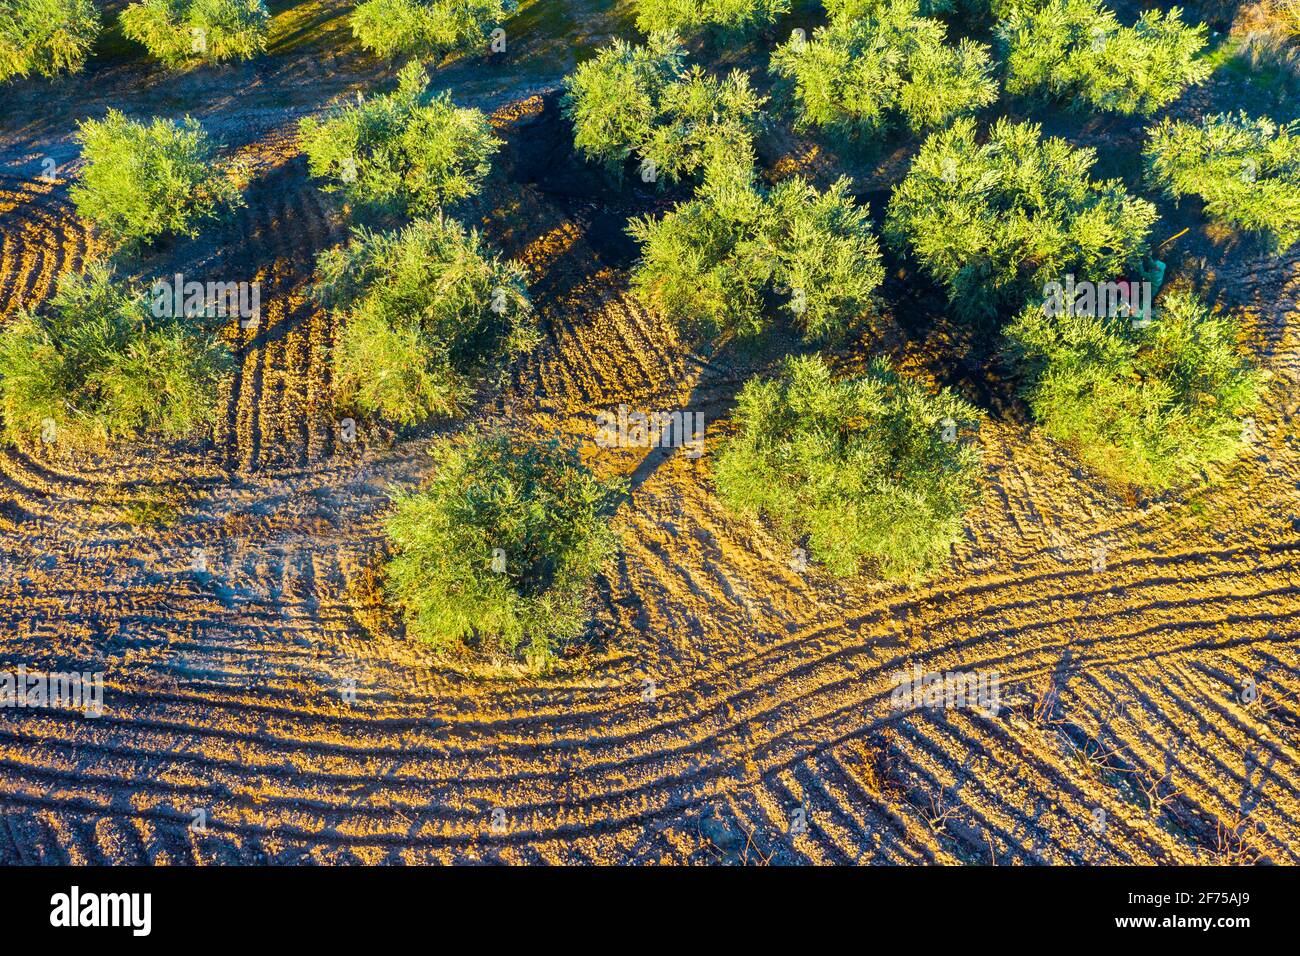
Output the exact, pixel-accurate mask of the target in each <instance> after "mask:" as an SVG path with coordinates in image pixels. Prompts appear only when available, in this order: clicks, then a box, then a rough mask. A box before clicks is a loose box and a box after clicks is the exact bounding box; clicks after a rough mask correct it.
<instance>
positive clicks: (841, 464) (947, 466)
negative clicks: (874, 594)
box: [714, 356, 979, 580]
mask: <svg viewBox="0 0 1300 956" xmlns="http://www.w3.org/2000/svg"><path fill="white" fill-rule="evenodd" d="M735 419H736V424H737V426H738V431H737V433H736V435H735V437H734V438H732V439H731V440H730V441H729V442H728V443H727V444H726V445H725V446H724V448H723V450H722V452H721V454H720V456H719V458H718V462H717V465H716V467H715V473H714V480H715V482H716V484H717V487H718V491H719V493H720V494H721V496H722V500H723V501H724V502H725V503H726V504H727V505H728V506H729V507H731V508H733V509H734V510H736V511H737V512H739V513H742V514H749V515H758V514H762V515H765V516H766V517H767V518H768V519H769V520H770V521H772V522H773V524H774V525H775V526H776V528H777V530H778V531H779V532H780V533H781V534H782V535H783V536H788V537H793V538H799V539H803V538H806V539H807V546H808V551H809V553H810V555H811V556H812V557H814V558H815V559H816V560H817V561H820V562H822V563H823V564H824V565H825V566H826V569H827V570H828V571H830V572H831V573H832V574H836V575H853V574H857V573H859V572H861V571H863V570H864V569H865V567H867V566H871V567H874V568H875V569H877V570H878V571H879V573H880V574H881V575H883V576H884V577H887V578H896V579H902V580H914V579H917V578H919V577H922V576H924V575H926V574H929V573H930V572H932V571H934V570H935V569H936V568H938V567H939V566H941V565H942V564H943V563H944V562H945V561H946V560H947V559H948V555H949V553H950V552H951V550H952V546H953V544H954V543H955V542H956V541H958V540H959V539H960V538H961V534H962V518H963V515H964V513H965V512H966V510H967V508H968V507H969V506H970V505H971V504H972V503H973V502H974V500H975V498H976V496H977V481H978V472H979V453H978V452H977V451H976V449H975V448H974V447H973V445H971V444H970V443H968V442H966V441H964V440H961V438H962V436H963V435H967V436H969V435H971V434H973V433H974V432H975V431H976V430H977V429H978V427H979V413H978V411H977V410H976V409H975V408H974V407H973V406H972V405H970V404H969V403H967V402H966V401H964V400H963V399H961V398H959V397H958V396H956V395H954V394H953V393H952V392H950V391H948V390H946V389H945V390H943V391H941V392H939V393H938V394H937V395H932V394H930V393H928V392H927V391H926V390H925V388H924V387H923V386H922V385H921V384H920V383H919V382H916V381H914V380H911V379H907V378H903V377H901V376H899V375H897V374H896V373H895V372H894V371H892V370H891V369H890V367H889V365H888V363H887V362H885V361H884V360H883V359H877V360H876V361H874V362H873V363H872V365H871V367H870V369H869V370H868V371H867V373H866V374H865V375H863V376H862V377H860V378H855V379H848V380H843V381H835V380H834V378H833V377H832V375H831V372H830V369H829V368H827V366H826V364H825V362H823V361H822V359H821V358H819V357H816V356H813V357H803V358H790V359H788V360H787V361H786V365H785V368H784V370H783V371H782V373H781V375H780V376H779V377H777V378H775V379H768V380H763V379H758V378H756V379H753V380H751V381H750V382H748V383H747V384H746V385H745V387H744V388H743V389H742V390H741V392H740V398H739V403H738V405H737V408H736V412H735Z"/></svg>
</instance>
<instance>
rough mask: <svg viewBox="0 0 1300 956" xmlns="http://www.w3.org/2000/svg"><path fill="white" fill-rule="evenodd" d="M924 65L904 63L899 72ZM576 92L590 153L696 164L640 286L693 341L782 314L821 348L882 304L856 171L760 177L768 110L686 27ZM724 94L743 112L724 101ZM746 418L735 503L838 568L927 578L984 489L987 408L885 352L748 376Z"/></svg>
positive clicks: (580, 139)
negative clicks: (881, 356) (901, 370)
mask: <svg viewBox="0 0 1300 956" xmlns="http://www.w3.org/2000/svg"><path fill="white" fill-rule="evenodd" d="M912 19H913V20H914V19H915V18H912ZM897 26H898V30H897V31H896V35H891V36H890V37H889V38H888V39H887V41H886V42H887V43H888V44H893V46H894V48H895V49H898V50H901V49H904V48H907V49H911V47H909V44H910V43H911V39H910V38H902V36H903V34H904V33H905V32H906V31H907V30H909V29H913V28H915V30H916V32H918V33H920V34H922V35H923V39H922V41H921V42H928V41H929V40H931V39H935V37H936V34H935V33H934V32H933V31H932V30H931V23H924V24H921V25H920V26H917V24H915V23H913V22H912V21H910V20H908V21H906V22H904V21H902V20H901V19H900V22H899V23H898V24H897ZM933 26H935V27H937V26H938V25H937V24H933ZM937 41H938V42H940V43H941V42H942V30H941V28H939V32H938V34H937ZM795 52H796V51H795V50H794V49H793V48H791V50H790V55H791V56H792V57H793V56H794V55H795ZM922 57H923V54H918V55H917V60H918V62H919V60H920V59H921V58H922ZM891 62H893V61H891ZM907 69H908V68H907V67H906V65H901V66H900V65H899V64H898V63H895V70H896V73H895V75H896V76H897V77H901V76H902V74H903V73H904V72H906V71H907ZM921 72H922V69H921V68H920V67H918V68H917V70H916V73H917V74H918V77H919V74H920V73H921ZM917 82H918V83H919V82H922V81H921V80H920V79H919V78H918V79H917ZM925 82H934V83H936V84H938V83H941V82H942V81H941V80H940V79H939V77H937V76H935V75H929V76H928V79H927V80H926V81H925ZM566 85H567V91H566V95H565V98H564V109H565V112H566V115H567V116H568V117H569V118H570V119H571V121H572V122H573V127H574V142H575V146H576V147H577V149H578V151H579V152H580V153H581V154H583V155H584V156H586V157H587V158H588V159H589V160H592V161H595V162H600V163H603V164H605V165H607V166H612V167H614V168H615V169H622V167H623V165H624V164H625V163H626V162H627V161H628V160H629V159H637V160H639V161H640V165H641V168H642V169H645V168H646V166H647V164H649V165H650V166H651V168H652V169H653V170H654V171H655V172H657V173H665V174H666V178H669V179H680V178H683V175H684V174H685V173H691V174H694V175H693V177H692V178H693V179H694V180H695V181H696V182H697V184H698V185H697V188H696V189H695V193H694V195H693V197H692V198H690V199H688V200H686V201H684V202H682V203H680V204H678V205H677V206H676V208H674V209H672V210H671V211H669V212H668V213H667V214H665V215H662V216H658V217H656V216H645V217H641V218H637V219H634V220H633V221H632V222H631V223H630V225H629V232H630V233H631V235H632V236H633V237H634V238H635V239H636V240H638V241H639V242H640V244H641V258H640V261H639V262H638V263H637V265H636V267H635V269H634V270H633V274H632V287H633V291H634V292H635V293H636V295H637V296H638V297H639V298H640V299H641V300H642V301H643V302H644V303H645V305H646V306H647V307H648V308H650V309H653V310H655V311H656V312H658V313H659V314H661V315H663V316H664V317H665V318H667V319H669V320H670V321H672V322H673V323H675V324H676V325H677V326H678V328H679V329H680V331H681V333H682V334H684V335H687V336H691V337H708V338H712V337H719V336H720V337H722V338H723V339H730V338H753V337H755V336H758V335H760V334H762V333H764V332H765V331H767V330H768V329H770V328H771V327H772V326H773V324H774V323H777V322H782V323H785V324H788V325H789V326H790V327H792V328H793V329H795V330H796V331H797V332H798V333H799V334H800V335H801V336H802V337H803V338H804V339H806V340H808V341H824V340H834V339H836V338H840V337H842V336H844V335H845V334H846V333H848V332H849V331H850V330H851V329H852V328H853V327H854V325H855V324H856V323H857V322H858V321H859V320H861V319H863V318H864V317H866V316H868V315H870V314H871V313H872V312H873V310H874V308H875V297H876V292H877V290H878V288H879V286H880V284H881V283H882V282H883V280H884V268H883V265H882V263H881V254H880V249H879V243H878V240H877V238H876V236H875V233H874V231H873V229H872V227H871V223H870V217H869V211H868V209H867V208H866V206H864V205H862V204H861V203H858V202H857V201H855V199H854V197H853V196H852V195H851V192H850V183H849V181H848V180H847V179H841V180H840V181H838V182H835V183H833V184H832V185H831V186H830V187H829V188H827V189H824V190H823V189H818V188H817V187H815V186H814V185H813V184H812V183H810V182H808V181H806V180H804V179H802V178H799V177H793V178H789V179H786V180H784V181H782V182H780V183H778V184H777V185H775V186H772V187H768V186H765V185H763V184H762V183H761V181H760V179H759V177H758V175H757V171H756V169H755V153H754V148H753V143H752V137H753V134H754V133H755V131H756V129H757V120H758V117H759V115H760V107H761V105H762V103H761V101H760V100H758V99H757V98H755V97H754V95H753V94H752V93H751V92H749V90H750V87H749V83H748V81H747V79H746V78H745V77H744V75H743V74H737V73H733V74H731V75H730V76H728V77H727V78H726V79H725V80H724V81H718V80H712V79H711V78H710V77H709V76H708V75H707V74H704V73H703V72H701V71H700V70H698V68H695V69H688V68H686V67H685V66H684V64H683V62H682V51H681V47H680V45H679V44H677V43H676V41H674V40H673V39H672V38H671V37H666V36H664V35H652V36H651V38H650V40H649V41H648V43H647V44H646V45H644V46H636V45H631V44H625V43H622V42H616V43H614V44H613V45H612V46H610V47H609V48H607V49H606V50H605V51H603V52H601V53H600V54H598V55H597V56H596V57H595V58H593V59H591V60H588V61H587V62H586V63H584V64H583V65H582V66H580V67H579V68H578V70H577V71H576V72H575V73H574V74H573V76H571V77H570V78H569V80H568V82H567V84H566ZM901 85H903V81H902V80H901V79H899V82H898V83H897V84H895V89H894V91H893V93H894V94H895V95H894V96H893V99H892V100H890V103H891V104H892V105H891V106H890V107H889V108H891V109H893V108H898V107H897V104H898V103H900V102H902V103H911V102H914V101H915V100H916V97H915V96H914V95H913V94H912V93H910V92H909V93H906V94H904V95H903V96H901V97H900V96H898V95H897V92H898V90H897V87H898V86H901ZM886 86H887V84H886ZM679 90H680V91H682V92H681V95H680V96H679V95H677V91H679ZM720 91H730V92H731V94H732V96H733V98H734V99H735V101H737V102H738V103H739V104H740V106H739V108H734V107H733V108H732V109H731V111H730V112H725V111H724V109H725V106H724V107H722V108H720V106H719V105H718V101H719V100H720V99H723V97H722V96H720V95H719V94H720ZM883 95H889V90H888V89H885V90H884V91H883ZM681 104H687V106H689V105H692V104H693V105H695V107H696V109H695V111H694V112H691V111H690V110H689V109H688V108H687V107H686V106H683V105H681ZM733 419H734V422H735V424H736V427H737V431H736V434H735V436H734V437H733V438H732V439H731V440H729V441H728V442H726V443H725V445H724V446H723V448H722V449H721V450H720V451H719V452H718V457H717V464H716V466H715V468H714V469H713V473H714V479H715V482H716V484H717V487H718V489H719V492H720V494H721V496H722V499H723V500H724V501H725V502H726V503H727V504H728V505H729V506H730V507H732V508H733V509H735V510H736V511H737V512H738V513H741V514H752V515H764V516H766V517H767V518H769V519H770V520H772V521H773V522H774V523H775V524H776V525H777V526H778V527H779V528H780V529H781V530H782V531H783V532H784V533H786V534H787V535H789V536H790V537H791V538H793V539H797V540H801V541H805V542H806V544H807V547H808V552H809V556H810V557H811V558H812V559H813V560H817V561H820V562H821V563H822V564H823V565H824V566H825V567H826V568H828V569H829V570H831V571H832V572H834V573H837V574H846V575H847V574H855V573H859V572H861V571H864V570H868V569H870V570H873V571H875V572H878V573H880V574H883V575H885V576H887V577H890V578H896V579H903V580H912V579H915V578H917V577H919V576H922V575H924V574H927V573H929V572H932V571H933V570H934V569H935V568H937V567H938V566H940V565H941V564H942V563H943V561H944V560H945V558H946V555H947V554H948V553H949V551H950V550H951V548H952V545H953V544H954V543H955V542H956V541H957V540H958V538H959V537H960V535H961V526H962V515H963V513H964V512H965V510H966V509H967V508H968V507H969V506H970V504H971V503H972V501H973V500H974V498H975V495H976V489H977V476H978V461H979V454H978V451H977V450H976V447H975V445H974V444H973V441H972V439H973V438H974V436H975V433H976V430H977V427H978V419H979V415H978V412H977V411H976V410H975V409H974V407H973V406H971V405H970V404H969V403H968V402H966V401H964V400H963V399H961V398H959V397H958V396H956V395H955V394H954V393H952V392H951V391H950V390H947V389H943V390H940V391H939V392H938V393H937V394H936V393H932V392H931V391H930V390H929V389H927V388H926V387H925V386H924V385H922V384H921V383H920V382H918V381H916V380H914V379H910V378H905V377H903V376H900V375H898V374H897V373H896V372H894V371H893V370H892V369H891V368H890V367H889V366H888V364H887V363H884V362H883V361H879V362H876V363H875V364H873V365H872V366H871V368H870V369H869V370H868V371H867V372H866V373H865V374H862V375H859V376H856V377H852V378H849V379H838V378H837V377H836V376H835V375H833V374H832V370H831V367H830V365H829V364H828V363H827V362H826V361H825V360H823V359H821V358H817V357H812V358H802V359H791V360H790V361H789V362H787V363H786V364H785V366H784V367H783V368H782V370H781V371H780V372H779V374H778V375H777V376H776V377H775V378H772V379H755V380H753V381H751V382H750V383H749V384H747V385H746V386H745V388H744V389H743V390H742V392H741V395H740V399H739V405H738V407H737V409H736V412H735V414H734V416H733Z"/></svg>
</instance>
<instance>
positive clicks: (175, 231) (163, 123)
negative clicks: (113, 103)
mask: <svg viewBox="0 0 1300 956" xmlns="http://www.w3.org/2000/svg"><path fill="white" fill-rule="evenodd" d="M77 140H78V141H79V142H80V143H81V146H82V156H83V157H84V158H85V160H86V166H85V169H84V170H83V172H82V174H81V180H80V182H79V183H78V184H77V185H75V186H73V187H72V190H71V195H72V199H73V201H74V202H75V203H76V206H77V211H78V212H79V213H80V214H81V215H82V216H83V217H84V218H86V219H88V220H89V221H91V222H93V223H94V224H95V226H96V227H97V229H98V230H99V231H100V233H101V234H102V235H103V236H104V238H105V239H107V240H108V241H109V242H110V243H111V244H113V245H115V246H126V247H134V246H137V245H140V244H144V243H149V242H152V241H153V240H155V239H157V238H158V237H160V236H164V235H185V236H194V235H197V234H198V227H199V223H201V222H202V221H204V220H207V219H214V218H217V217H219V216H220V215H222V214H224V213H225V212H228V211H229V210H231V209H233V208H235V207H237V206H239V205H242V204H243V199H242V197H241V196H240V195H239V189H238V187H237V186H236V185H235V183H234V181H233V175H234V172H235V171H234V170H233V169H232V168H231V167H228V166H226V165H223V164H221V163H218V162H217V161H216V154H217V148H218V144H217V143H215V142H213V140H212V139H211V138H209V136H208V134H207V133H206V132H204V130H203V127H202V126H200V125H199V123H198V121H197V120H194V119H191V118H190V117H186V118H185V119H184V120H183V121H182V122H180V123H177V122H173V121H170V120H164V119H159V118H156V117H155V118H154V119H153V121H152V122H151V123H149V124H148V125H146V124H144V123H138V122H136V121H135V120H129V119H127V118H126V117H125V116H123V115H122V114H121V113H119V112H118V111H117V110H109V111H108V115H107V116H105V117H104V118H103V119H102V120H99V121H95V120H87V121H85V122H83V123H82V124H81V126H80V127H79V129H78V131H77Z"/></svg>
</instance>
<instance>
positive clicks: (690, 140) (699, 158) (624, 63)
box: [563, 34, 765, 181]
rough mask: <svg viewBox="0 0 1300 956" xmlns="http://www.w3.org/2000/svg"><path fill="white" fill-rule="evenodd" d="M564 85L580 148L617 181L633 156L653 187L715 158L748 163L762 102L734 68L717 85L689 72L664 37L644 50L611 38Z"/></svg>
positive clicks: (692, 70)
mask: <svg viewBox="0 0 1300 956" xmlns="http://www.w3.org/2000/svg"><path fill="white" fill-rule="evenodd" d="M567 86H568V90H567V92H566V93H565V97H564V101H563V108H564V112H565V115H566V116H568V117H569V119H570V120H572V122H573V128H574V145H575V146H576V147H577V148H578V150H579V151H580V152H581V153H583V155H585V156H586V157H587V158H588V159H590V160H593V161H595V162H599V163H603V164H604V165H605V167H606V168H607V169H609V170H610V171H611V172H613V173H615V174H618V175H621V174H622V171H623V167H624V165H625V164H626V162H627V161H628V159H629V158H631V157H632V156H634V155H636V156H639V157H640V158H641V171H642V175H643V177H645V178H646V179H648V180H654V181H658V180H659V178H660V177H661V176H662V177H663V178H664V179H665V180H667V181H674V180H679V179H682V178H684V177H686V176H690V175H695V174H697V173H698V172H700V171H701V170H702V169H703V168H704V167H705V166H706V165H707V164H708V163H709V162H710V160H711V159H712V158H713V157H715V156H720V155H729V156H732V157H738V158H744V157H747V156H748V155H749V153H750V152H751V151H752V137H753V134H754V132H755V131H756V129H757V127H758V123H759V117H760V115H761V113H760V111H761V109H762V107H763V104H764V102H765V100H764V98H763V97H760V96H758V95H757V94H755V93H754V92H753V90H752V89H751V88H750V85H749V77H748V75H747V74H745V73H742V72H741V71H739V70H735V71H733V72H732V73H730V74H729V75H728V76H727V77H725V78H724V79H721V80H719V79H716V78H714V77H711V76H708V75H707V74H705V73H704V71H703V70H701V69H700V68H699V67H698V66H695V67H690V68H687V67H686V66H685V65H684V63H683V51H682V47H681V44H680V43H679V42H678V41H677V40H676V38H675V37H672V36H670V35H667V34H657V35H655V36H653V37H651V38H650V41H649V42H648V43H647V44H646V45H644V46H636V45H633V44H628V43H624V42H623V41H621V40H615V41H614V43H613V44H611V45H610V46H609V47H607V48H605V49H604V50H602V51H601V52H600V53H599V54H598V55H597V56H596V57H595V58H594V59H591V60H588V61H586V62H585V63H583V64H582V65H580V66H579V67H578V69H577V70H575V71H574V73H573V75H572V76H570V77H569V79H568V82H567Z"/></svg>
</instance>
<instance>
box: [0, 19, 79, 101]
mask: <svg viewBox="0 0 1300 956" xmlns="http://www.w3.org/2000/svg"><path fill="white" fill-rule="evenodd" d="M99 29H100V21H99V10H98V8H97V7H96V6H95V4H94V3H93V2H92V0H5V2H4V3H2V4H0V81H4V80H7V79H10V78H11V77H15V76H17V77H24V76H30V75H31V74H33V73H36V74H39V75H40V76H54V75H56V74H58V73H78V72H80V71H81V68H82V67H83V66H85V64H86V57H87V56H89V55H90V49H91V47H93V46H94V45H95V38H96V37H97V36H99Z"/></svg>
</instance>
